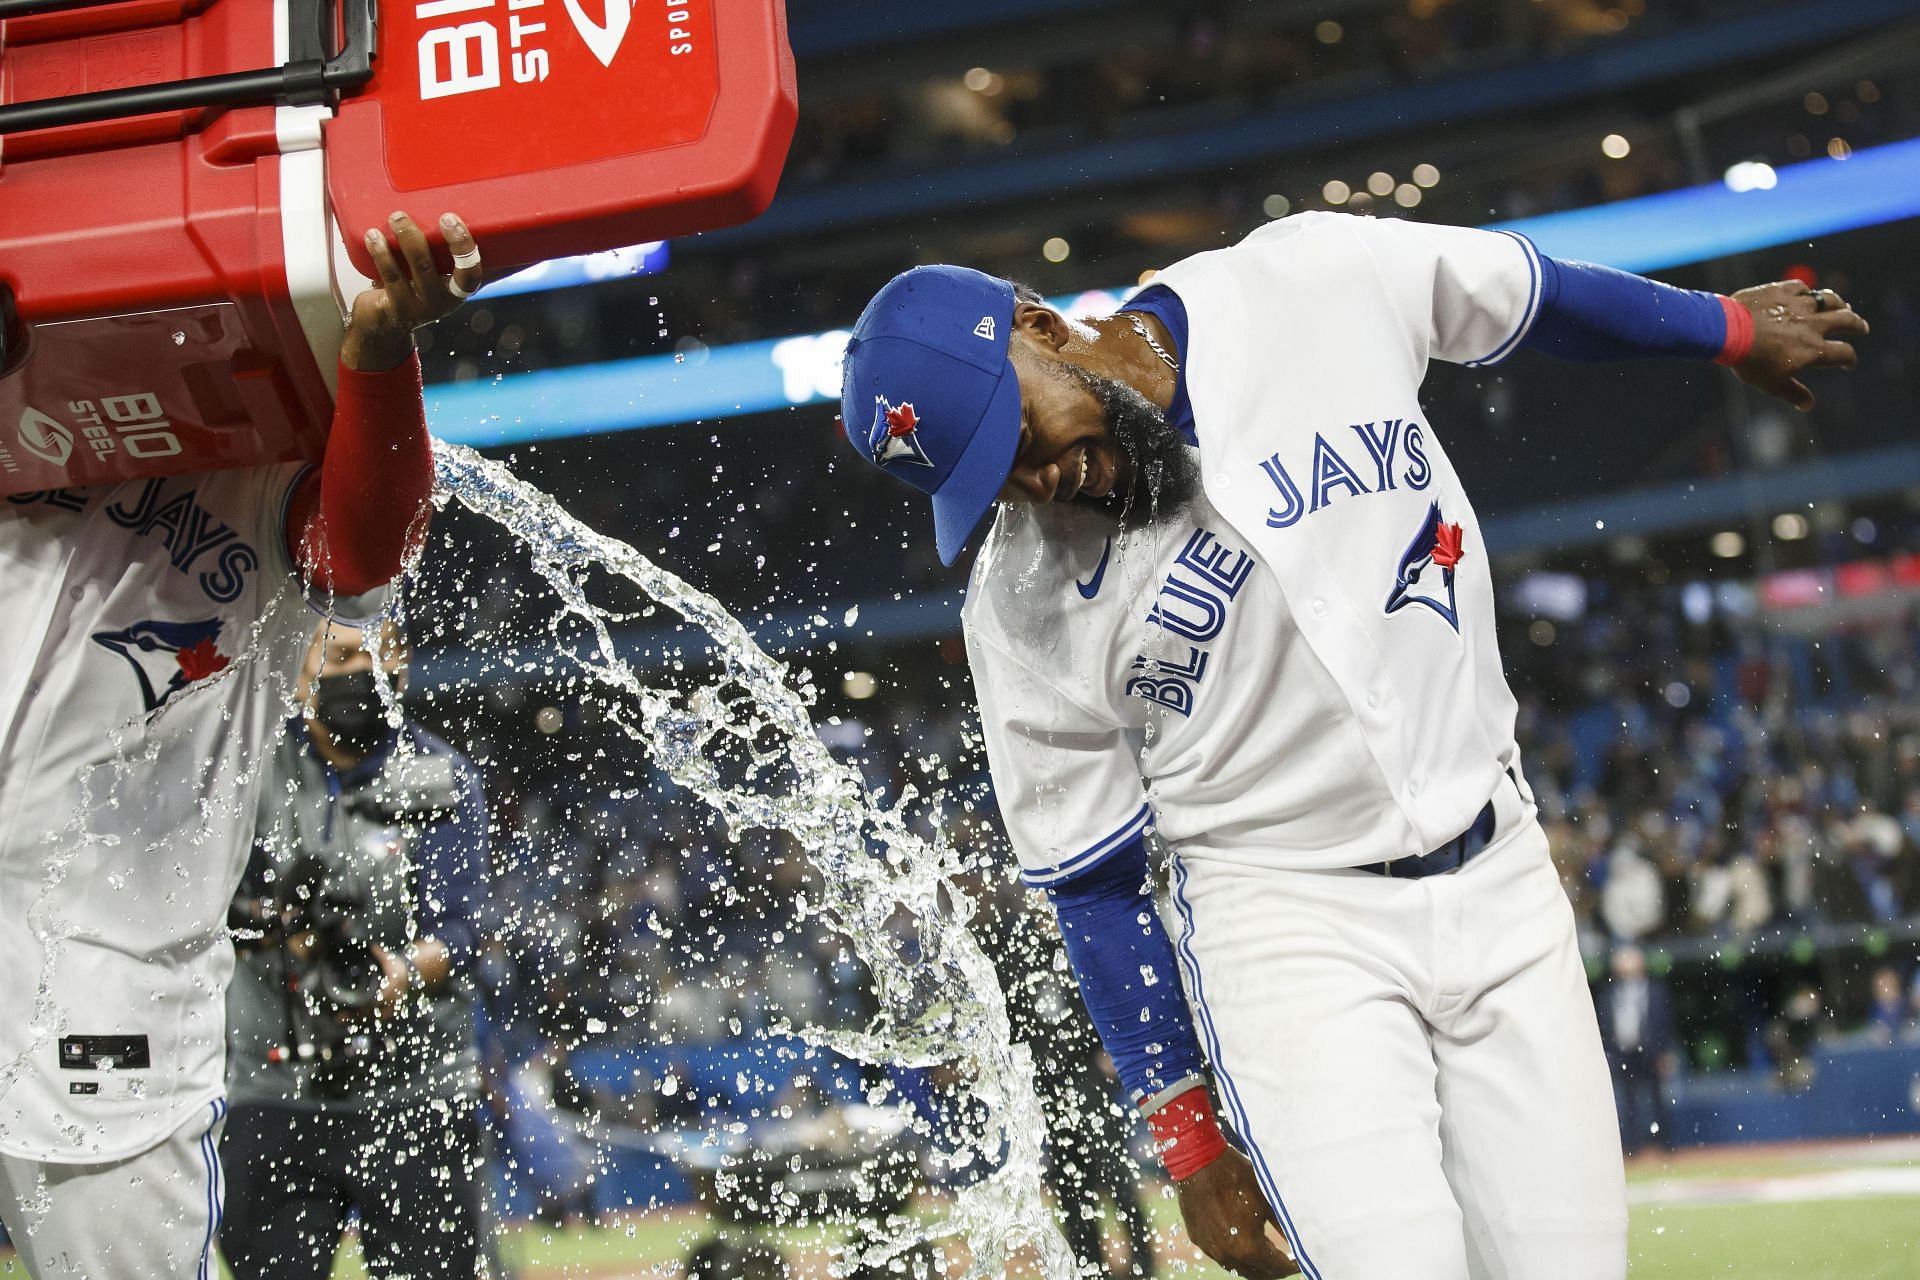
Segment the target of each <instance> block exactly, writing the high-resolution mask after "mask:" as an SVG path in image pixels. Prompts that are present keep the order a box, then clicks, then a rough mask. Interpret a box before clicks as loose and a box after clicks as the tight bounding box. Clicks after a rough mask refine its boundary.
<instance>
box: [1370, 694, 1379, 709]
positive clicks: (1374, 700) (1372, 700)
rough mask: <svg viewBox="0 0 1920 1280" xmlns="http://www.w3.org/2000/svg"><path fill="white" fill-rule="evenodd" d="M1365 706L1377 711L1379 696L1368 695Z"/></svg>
mask: <svg viewBox="0 0 1920 1280" xmlns="http://www.w3.org/2000/svg"><path fill="white" fill-rule="evenodd" d="M1367 705H1368V706H1370V707H1372V708H1373V709H1374V710H1375V711H1378V710H1379V709H1380V695H1379V694H1377V693H1370V694H1368V695H1367Z"/></svg>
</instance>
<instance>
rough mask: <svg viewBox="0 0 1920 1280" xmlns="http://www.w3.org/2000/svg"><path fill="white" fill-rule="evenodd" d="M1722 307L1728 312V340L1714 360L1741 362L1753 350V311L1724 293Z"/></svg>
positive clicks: (1726, 362)
mask: <svg viewBox="0 0 1920 1280" xmlns="http://www.w3.org/2000/svg"><path fill="white" fill-rule="evenodd" d="M1720 309H1721V310H1722V311H1724V312H1726V313H1727V342H1726V345H1725V346H1723V347H1721V348H1720V354H1719V355H1717V356H1715V357H1714V358H1713V362H1714V363H1715V364H1729V365H1731V364H1739V363H1740V362H1741V361H1742V360H1745V359H1746V358H1747V353H1748V352H1749V351H1752V350H1753V312H1751V311H1749V310H1747V309H1746V308H1745V307H1743V306H1741V305H1740V304H1739V303H1737V302H1735V301H1734V300H1733V299H1732V298H1729V297H1727V296H1726V295H1725V294H1724V293H1723V294H1721V295H1720Z"/></svg>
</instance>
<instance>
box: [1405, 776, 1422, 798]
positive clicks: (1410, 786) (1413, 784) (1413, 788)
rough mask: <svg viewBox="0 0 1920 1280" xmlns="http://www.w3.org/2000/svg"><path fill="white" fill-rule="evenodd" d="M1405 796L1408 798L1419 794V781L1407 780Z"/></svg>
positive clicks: (1415, 779) (1414, 779) (1416, 779)
mask: <svg viewBox="0 0 1920 1280" xmlns="http://www.w3.org/2000/svg"><path fill="white" fill-rule="evenodd" d="M1407 794H1408V795H1410V796H1417V795H1419V794H1420V779H1418V778H1409V779H1408V780H1407Z"/></svg>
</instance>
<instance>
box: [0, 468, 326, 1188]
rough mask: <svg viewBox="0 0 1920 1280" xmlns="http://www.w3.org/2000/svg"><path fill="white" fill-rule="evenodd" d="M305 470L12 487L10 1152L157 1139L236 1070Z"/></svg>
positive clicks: (3, 934)
mask: <svg viewBox="0 0 1920 1280" xmlns="http://www.w3.org/2000/svg"><path fill="white" fill-rule="evenodd" d="M300 470H301V468H299V467H298V466H287V467H275V468H263V469H253V470H237V471H225V472H219V473H216V474H212V475H196V476H173V477H169V478H166V479H156V480H139V481H132V482H129V483H127V484H123V485H119V486H116V487H112V488H97V489H71V490H53V491H49V492H45V493H38V494H23V495H19V496H17V497H12V498H7V499H4V500H0V583H4V596H0V599H3V600H4V604H5V607H4V609H0V1007H4V1008H5V1009H6V1011H7V1016H6V1017H5V1018H0V1152H5V1153H7V1154H9V1155H13V1156H18V1157H24V1158H29V1159H51V1160H54V1161H78V1162H91V1161H99V1160H110V1159H117V1158H121V1157H125V1156H129V1155H133V1154H137V1153H138V1152H140V1151H142V1150H145V1149H146V1148H147V1147H150V1146H152V1145H153V1144H154V1143H155V1142H157V1141H159V1140H160V1139H162V1138H163V1137H165V1136H166V1135H167V1134H169V1133H171V1132H173V1131H174V1130H175V1129H176V1128H177V1127H178V1126H179V1125H180V1124H181V1123H182V1122H183V1121H184V1119H185V1118H186V1115H187V1113H188V1112H189V1111H191V1110H192V1109H194V1108H196V1107H203V1106H204V1105H205V1104H206V1103H207V1102H208V1100H210V1099H212V1098H215V1097H218V1096H219V1095H220V1094H221V1092H222V1078H223V1072H224V1062H225V1017H224V1006H223V1004H222V1000H221V995H222V991H223V990H224V988H225V986H226V982H227V979H228V976H229V975H230V973H231V971H232V967H233V951H232V946H231V944H230V943H229V941H228V939H227V936H226V933H225V926H226V909H227V903H228V902H229V900H230V899H231V897H232V894H233V891H234V887H235V886H236V885H237V884H238V882H239V878H240V874H241V872H242V871H243V870H244V868H245V865H246V855H247V850H248V844H249V841H250V840H251V838H252V834H253V821H254V807H255V806H254V793H255V787H256V778H257V762H258V760H259V759H260V752H261V748H262V744H263V743H264V742H265V741H266V740H267V735H269V734H271V733H275V732H278V730H279V726H280V724H281V723H282V718H283V714H284V713H283V707H284V706H285V705H286V704H285V703H284V702H283V701H282V699H283V697H284V696H285V694H286V692H287V686H288V684H289V682H290V680H291V676H292V673H293V672H295V671H296V670H297V669H298V666H299V660H300V656H301V654H302V652H303V650H304V646H305V644H306V640H307V637H308V635H309V628H310V627H311V625H312V622H313V616H314V615H313V614H312V613H311V612H310V611H309V610H308V608H307V606H306V603H305V599H304V596H303V594H302V592H301V590H300V588H299V584H298V580H297V578H296V576H295V574H294V571H293V566H292V564H291V563H290V562H289V558H288V553H287V550H286V539H285V535H284V521H285V514H286V502H287V498H288V496H289V494H290V492H291V488H292V485H293V483H294V480H295V478H296V477H297V475H298V474H299V472H300ZM143 1064H144V1065H143Z"/></svg>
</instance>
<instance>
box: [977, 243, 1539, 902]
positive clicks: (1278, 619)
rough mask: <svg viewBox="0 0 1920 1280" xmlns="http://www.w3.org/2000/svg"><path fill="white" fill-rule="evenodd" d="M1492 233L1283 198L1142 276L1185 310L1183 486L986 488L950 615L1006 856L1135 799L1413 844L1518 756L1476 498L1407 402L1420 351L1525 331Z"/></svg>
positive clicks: (1284, 840) (1527, 294) (1336, 852)
mask: <svg viewBox="0 0 1920 1280" xmlns="http://www.w3.org/2000/svg"><path fill="white" fill-rule="evenodd" d="M1539 281H1540V270H1539V264H1538V259H1537V258H1536V256H1535V254H1534V251H1533V249H1532V246H1531V245H1529V244H1528V243H1527V242H1526V241H1524V240H1523V239H1521V238H1519V237H1516V236H1509V235H1504V234H1497V233H1489V232H1481V231H1473V230H1463V229H1459V228H1450V227H1428V226H1420V225H1415V224H1411V223H1404V222H1388V221H1374V220H1372V219H1362V218H1355V217H1350V216H1347V215H1343V214H1308V215H1303V216H1300V217H1296V218H1289V219H1285V220H1283V221H1279V222H1275V223H1271V224H1269V225H1267V226H1266V227H1263V228H1262V229H1261V230H1259V231H1256V232H1255V233H1254V234H1252V235H1250V236H1248V237H1247V238H1246V239H1245V240H1243V241H1242V242H1241V243H1239V244H1238V245H1235V246H1234V247H1232V248H1229V249H1223V250H1218V251H1215V252H1211V253H1204V254H1200V255H1198V256H1196V257H1193V258H1189V259H1187V260H1186V261H1184V262H1181V263H1179V264H1177V265H1175V266H1173V267H1171V268H1169V269H1167V270H1166V271H1163V272H1161V273H1160V275H1159V276H1157V277H1156V278H1155V281H1154V282H1155V284H1158V285H1164V286H1166V287H1167V288H1169V289H1171V290H1172V291H1173V292H1174V293H1175V294H1177V295H1178V296H1179V297H1180V299H1181V301H1182V303H1183V304H1184V306H1185V308H1186V312H1187V319H1188V324H1189V333H1188V337H1187V344H1186V351H1185V353H1184V355H1183V363H1184V370H1183V372H1184V377H1185V383H1186V389H1187V394H1188V397H1189V399H1190V401H1191V404H1192V408H1193V415H1194V422H1195V430H1196V432H1197V438H1198V459H1199V465H1200V467H1201V473H1202V479H1203V482H1204V486H1205V497H1204V499H1202V500H1200V501H1197V502H1196V503H1195V505H1194V506H1193V508H1192V509H1191V510H1190V511H1188V512H1186V513H1184V515H1183V516H1182V517H1181V518H1178V519H1168V520H1166V521H1164V522H1162V523H1161V524H1159V525H1156V526H1154V527H1152V528H1149V529H1147V530H1144V531H1141V532H1137V533H1133V534H1130V535H1116V534H1115V530H1114V525H1113V523H1112V521H1111V520H1110V519H1109V518H1107V517H1104V516H1102V515H1101V514H1100V513H1098V512H1094V511H1087V510H1080V509H1075V508H1072V507H1061V508H1053V507H1043V508H1031V507H1022V506H1004V507H1002V509H1001V511H1000V514H999V517H998V519H997V520H996V522H995V525H994V529H993V532H992V534H991V535H990V538H989V541H988V542H987V544H986V546H985V547H984V548H983V550H982V551H981V553H980V555H979V556H978V558H977V560H976V562H975V565H974V571H973V577H972V582H971V585H970V587H969V590H968V596H967V604H966V608H965V611H964V620H965V627H966V634H967V642H968V654H969V660H970V664H971V666H972V669H973V673H974V680H975V685H976V688H977V691H978V694H979V699H980V709H981V719H982V722H983V728H984V731H985V736H986V742H987V750H988V757H989V761H990V763H991V766H992V772H993V777H994V783H995V787H996V789H997V791H998V792H999V795H1000V807H1001V812H1002V814H1003V815H1004V816H1005V818H1006V821H1007V824H1008V827H1009V830H1010V834H1011V835H1012V838H1013V841H1014V844H1015V847H1016V849H1017V850H1018V853H1019V856H1020V859H1021V862H1022V865H1023V868H1024V870H1025V874H1026V877H1027V879H1028V880H1029V882H1030V883H1035V884H1047V883H1051V882H1053V881H1056V880H1058V879H1060V878H1063V877H1065V876H1067V875H1070V874H1072V873H1073V872H1074V871H1075V870H1077V869H1079V868H1082V867H1085V866H1087V865H1090V864H1091V863H1093V862H1095V861H1097V860H1098V858H1099V857H1100V856H1101V854H1102V853H1104V852H1106V851H1107V850H1109V849H1112V848H1114V847H1115V846H1117V845H1118V844H1120V843H1121V842H1123V841H1124V840H1126V839H1127V838H1128V837H1130V836H1131V835H1133V834H1134V833H1136V832H1138V831H1139V830H1140V829H1141V828H1142V827H1143V826H1144V825H1145V824H1146V823H1147V822H1148V820H1149V816H1150V815H1152V816H1153V817H1155V818H1157V825H1158V828H1159V830H1160V833H1161V834H1162V836H1164V837H1165V838H1166V839H1168V840H1169V841H1170V842H1172V843H1174V844H1175V846H1176V847H1178V848H1180V849H1181V850H1182V851H1183V852H1200V851H1203V850H1204V851H1206V852H1207V853H1209V854H1210V855H1212V856H1216V857H1219V858H1227V859H1236V860H1240V861H1249V862H1254V863H1263V864H1270V865H1279V866H1288V867H1295V868H1325V867H1350V866H1358V865H1361V864H1365V863H1371V862H1379V861H1384V860H1389V859H1394V858H1400V857H1406V856H1409V855H1415V854H1422V853H1426V852H1428V851H1430V850H1433V849H1436V848H1438V847H1439V846H1441V845H1442V844H1444V843H1445V842H1447V841H1448V840H1451V839H1452V838H1454V837H1455V836H1457V835H1459V834H1460V833H1461V832H1462V831H1464V830H1466V828H1467V827H1468V826H1469V825H1471V824H1472V822H1473V820H1474V818H1475V816H1476V815H1477V814H1478V813H1479V811H1480V809H1481V808H1482V806H1484V805H1485V804H1486V802H1487V800H1488V798H1489V797H1490V796H1491V795H1492V794H1493V792H1494V789H1495V785H1496V783H1497V782H1498V781H1499V780H1500V779H1501V777H1502V773H1503V771H1504V770H1505V769H1506V768H1508V767H1509V766H1510V765H1512V764H1514V763H1515V757H1516V755H1517V749H1516V746H1515V743H1514V718H1515V704H1514V700H1513V696H1512V694H1511V692H1510V691H1509V690H1508V688H1507V684H1506V680H1505V677H1504V675H1503V674H1502V671H1501V665H1500V655H1499V650H1498V647H1497V643H1496V638H1495V635H1494V610H1493V585H1492V579H1491V576H1490V574H1489V572H1488V565H1487V553H1486V547H1485V545H1484V544H1483V543H1482V541H1481V539H1480V527H1479V523H1478V521H1477V520H1476V518H1475V516H1474V512H1473V508H1472V507H1471V505H1469V503H1468V502H1467V498H1466V494H1465V493H1464V491H1463V490H1462V489H1461V486H1460V481H1459V478H1458V477H1457V476H1456V475H1455V474H1454V471H1453V467H1452V465H1451V464H1450V463H1449V462H1448V460H1447V457H1446V453H1445V451H1444V450H1443V449H1442V448H1441V445H1440V441H1439V438H1438V437H1437V435H1436V434H1435V432H1434V430H1433V429H1432V427H1431V425H1430V424H1429V423H1428V421H1427V418H1426V415H1425V413H1424V412H1423V411H1422V409H1421V407H1420V400H1419V390H1420V384H1421V381H1422V379H1423V378H1424V376H1425V374H1426V369H1427V362H1428V360H1429V359H1430V358H1438V359H1443V360H1448V361H1454V362H1460V363H1483V362H1486V361H1490V360H1494V359H1498V358H1501V357H1503V356H1505V355H1506V354H1507V353H1508V352H1510V351H1511V350H1512V349H1513V348H1514V347H1515V346H1516V345H1517V344H1518V343H1519V341H1520V340H1521V338H1523V337H1524V336H1525V333H1526V330H1527V328H1528V326H1529V325H1530V324H1531V323H1532V320H1533V317H1534V314H1535V312H1536V310H1537V308H1538V306H1539V293H1540V290H1539Z"/></svg>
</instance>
